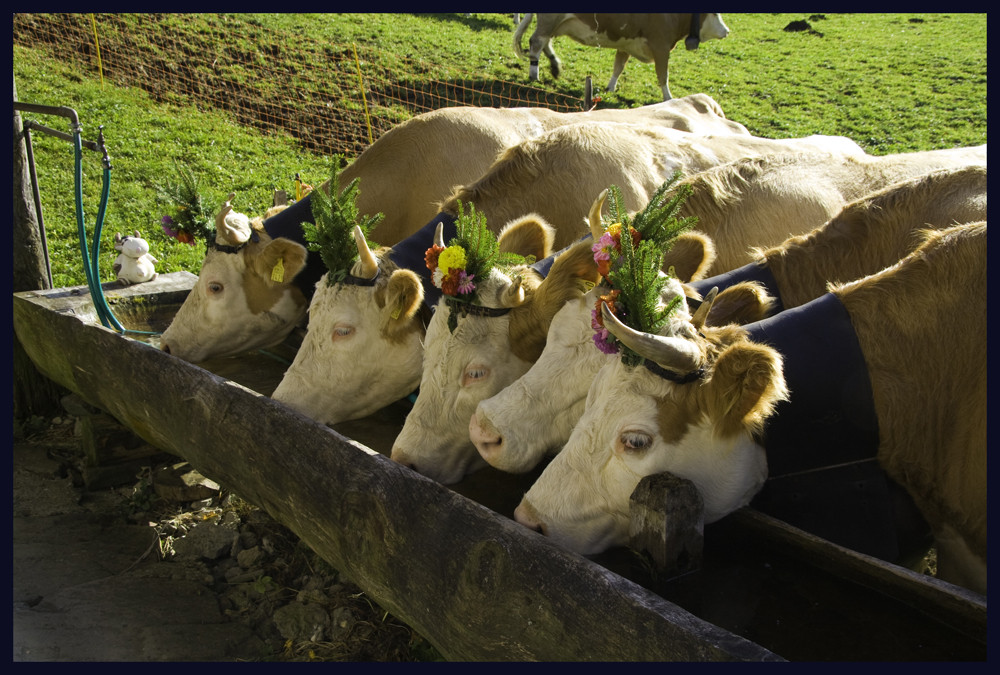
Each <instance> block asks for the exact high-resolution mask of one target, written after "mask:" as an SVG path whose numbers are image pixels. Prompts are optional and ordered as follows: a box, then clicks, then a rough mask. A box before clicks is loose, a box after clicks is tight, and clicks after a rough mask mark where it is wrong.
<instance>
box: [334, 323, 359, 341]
mask: <svg viewBox="0 0 1000 675" xmlns="http://www.w3.org/2000/svg"><path fill="white" fill-rule="evenodd" d="M351 335H354V326H334V327H333V339H334V340H342V339H344V338H346V337H350V336H351Z"/></svg>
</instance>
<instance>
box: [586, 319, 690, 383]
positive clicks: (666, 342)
mask: <svg viewBox="0 0 1000 675" xmlns="http://www.w3.org/2000/svg"><path fill="white" fill-rule="evenodd" d="M601 316H602V317H603V318H604V326H605V327H606V328H607V329H608V331H610V332H611V334H612V335H614V336H615V337H616V338H618V339H619V340H621V341H622V343H623V344H624V345H625V346H626V347H628V348H629V349H631V350H632V351H634V352H635V353H636V354H638V355H639V356H641V357H643V358H645V359H649V360H650V361H653V362H655V363H657V364H659V365H661V366H663V367H664V368H668V369H670V370H676V371H678V372H681V373H688V372H691V371H692V370H697V369H698V368H699V367H700V366H701V360H702V359H701V350H700V349H699V348H698V345H696V344H695V343H693V342H691V341H690V340H685V339H683V338H678V337H665V336H662V335H654V334H652V333H643V332H642V331H637V330H634V329H632V328H629V327H628V326H626V325H625V324H623V323H622V322H621V321H619V320H618V317H616V316H615V315H614V313H613V312H612V311H611V310H610V309H608V305H607V303H604V302H602V303H601Z"/></svg>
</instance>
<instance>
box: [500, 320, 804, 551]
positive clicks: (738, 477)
mask: <svg viewBox="0 0 1000 675" xmlns="http://www.w3.org/2000/svg"><path fill="white" fill-rule="evenodd" d="M704 307H705V305H702V308H699V310H698V311H697V312H696V313H695V315H694V317H692V319H691V321H690V322H687V323H686V324H677V323H671V324H670V325H669V328H668V329H666V330H662V331H660V333H659V334H647V333H640V332H637V331H634V330H632V329H630V328H628V327H626V326H624V325H622V324H621V323H620V322H618V321H617V319H616V318H615V317H614V315H613V314H611V313H610V312H608V311H607V310H606V308H605V310H604V320H605V325H606V326H607V327H608V329H609V330H610V331H611V332H612V333H613V334H614V335H615V336H616V337H617V338H618V339H619V340H621V341H622V342H623V343H625V344H627V345H629V347H630V348H631V349H632V350H633V351H635V352H636V353H638V354H640V355H642V356H643V357H644V358H645V360H646V361H645V363H643V364H641V365H638V366H634V367H633V366H627V365H625V364H624V363H623V362H622V360H621V358H620V357H619V358H615V359H614V360H613V361H612V362H610V363H608V364H606V365H605V366H604V367H603V368H601V370H600V372H599V373H598V374H597V377H596V378H595V379H594V381H593V384H592V385H591V387H590V391H589V393H588V395H587V401H586V406H585V411H584V413H583V416H582V417H581V418H580V421H579V422H578V424H577V425H576V427H575V428H574V429H573V432H572V434H571V435H570V438H569V441H568V442H567V444H566V447H565V448H564V449H563V450H562V451H561V452H560V453H559V454H558V455H556V457H555V459H553V460H552V462H551V463H550V464H549V465H548V466H547V467H546V468H545V470H544V471H543V472H542V474H541V476H539V478H538V480H537V481H536V482H535V484H534V485H533V486H532V487H531V489H530V490H529V491H528V492H527V493H526V494H525V496H524V499H523V500H522V501H521V503H520V505H519V506H518V507H517V509H516V510H515V512H514V516H515V519H516V520H517V521H518V522H520V523H521V524H523V525H526V526H528V527H530V528H533V529H535V530H538V531H540V532H542V533H543V534H546V535H548V536H550V537H551V538H552V539H553V540H555V541H557V542H559V543H560V544H561V545H564V546H566V547H567V548H570V549H572V550H574V551H576V552H579V553H582V554H593V553H598V552H601V551H604V550H606V549H607V548H609V547H612V546H618V545H624V544H626V543H627V541H628V525H629V498H630V496H631V494H632V492H633V490H634V489H635V488H636V486H637V485H638V483H639V481H640V480H641V479H642V478H643V477H644V476H648V475H652V474H655V473H661V472H664V471H669V472H671V473H673V474H675V475H677V476H680V477H682V478H686V479H688V480H690V481H692V482H693V483H694V484H695V485H696V486H697V488H698V490H699V492H700V493H701V496H702V498H703V500H704V505H705V522H706V523H709V522H713V521H715V520H718V519H719V518H721V517H723V516H724V515H726V514H728V513H730V512H732V511H734V510H735V509H738V508H740V507H742V506H744V505H746V504H747V503H749V501H750V499H751V498H752V497H753V495H754V494H756V493H757V491H759V490H760V488H761V487H762V486H763V484H764V481H765V479H766V477H767V462H766V457H765V454H764V449H763V447H762V446H761V445H760V444H759V443H758V441H757V440H756V439H755V437H756V435H757V434H758V433H759V432H760V430H761V428H762V426H763V422H764V420H765V419H766V418H767V417H768V416H769V415H770V414H771V413H772V412H773V409H774V405H775V404H776V403H777V402H778V401H780V400H783V399H785V398H787V391H786V388H785V381H784V378H783V375H782V360H781V356H780V354H779V353H778V352H776V351H775V350H773V349H771V348H770V347H766V346H762V345H756V344H753V343H751V342H749V341H748V340H747V339H746V333H745V332H744V331H743V330H742V329H741V328H739V327H738V326H732V325H731V326H725V327H718V328H712V327H708V326H705V325H704V323H703V322H704V320H705V317H706V316H707V314H706V312H707V310H703V308H704ZM647 364H653V367H652V368H649V367H647ZM654 371H656V372H654ZM699 373H700V376H695V375H692V374H699ZM668 377H669V378H671V379H668ZM692 378H695V379H692ZM674 380H682V381H683V380H691V381H687V382H683V383H680V382H677V381H674Z"/></svg>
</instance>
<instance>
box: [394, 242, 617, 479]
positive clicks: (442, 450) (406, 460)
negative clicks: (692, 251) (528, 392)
mask: <svg viewBox="0 0 1000 675" xmlns="http://www.w3.org/2000/svg"><path fill="white" fill-rule="evenodd" d="M591 246H592V242H591V241H590V239H589V237H587V238H583V239H581V240H580V241H578V242H576V243H575V244H573V245H571V246H570V247H568V248H567V249H566V250H564V251H563V252H561V253H560V254H559V255H558V256H556V257H555V260H554V261H553V263H552V267H551V269H550V270H549V272H548V274H547V275H546V276H545V277H544V279H539V278H538V277H537V276H535V275H532V274H530V273H525V274H522V278H521V279H517V278H512V277H511V276H510V275H505V274H504V273H502V272H501V271H500V270H497V269H494V270H493V272H492V275H491V277H490V278H489V279H488V281H486V282H484V284H483V285H482V286H480V294H481V295H482V296H484V297H483V302H482V305H483V309H482V310H479V311H462V310H463V309H466V308H465V307H463V306H461V305H460V304H458V303H455V302H453V301H451V300H450V299H449V298H442V299H441V300H439V301H438V305H437V308H436V310H435V312H434V314H433V316H432V317H431V320H430V322H429V323H428V324H427V334H426V337H425V340H424V361H423V370H422V373H421V376H420V382H419V384H420V390H419V394H418V395H417V399H416V401H415V402H414V404H413V409H412V410H411V411H410V413H409V414H408V415H407V416H406V421H405V422H404V423H403V429H402V430H401V431H400V433H399V435H398V436H397V438H396V440H395V442H394V443H393V446H392V451H391V455H390V456H391V458H392V459H393V460H394V461H396V462H399V463H400V464H403V465H406V466H408V467H410V468H411V469H413V470H414V471H418V472H419V473H422V474H424V475H426V476H428V477H430V478H432V479H434V480H437V481H438V482H441V483H445V484H448V483H455V482H457V481H459V480H461V479H462V478H463V477H464V476H465V475H466V474H467V473H469V472H470V471H472V470H474V469H476V468H480V466H479V465H480V464H482V460H481V459H480V458H479V457H478V455H476V454H475V451H474V449H473V452H471V453H469V452H465V453H459V452H455V450H454V448H455V446H458V447H462V446H467V445H468V444H469V439H468V434H467V433H466V432H465V428H466V422H465V421H466V420H468V418H469V415H470V414H472V411H473V410H475V406H476V404H477V403H478V402H479V401H480V400H482V399H483V398H488V397H489V396H492V395H493V394H495V393H496V392H498V391H500V389H502V388H503V387H505V386H507V385H508V384H509V383H511V382H513V381H514V380H515V379H517V378H518V377H520V376H521V375H522V374H523V373H524V372H525V371H526V370H527V369H528V367H529V366H530V365H531V363H532V362H533V361H534V360H535V359H537V358H538V355H539V354H540V353H541V351H542V348H543V346H544V342H545V331H544V330H542V331H539V330H538V329H537V326H538V325H540V324H545V323H547V321H548V319H550V318H551V316H552V315H553V314H554V313H555V312H556V311H557V310H558V309H559V308H560V307H561V306H562V305H563V304H565V303H566V301H567V300H570V299H572V298H574V297H578V296H580V295H582V294H583V293H584V292H585V291H586V290H587V287H588V286H589V285H593V284H594V283H595V282H596V280H597V276H598V275H597V266H596V264H595V263H594V260H593V253H592V252H591V250H590V249H591ZM449 324H453V325H454V329H452V327H451V326H449ZM473 463H475V464H476V465H475V466H470V465H471V464H473Z"/></svg>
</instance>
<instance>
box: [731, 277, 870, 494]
mask: <svg viewBox="0 0 1000 675" xmlns="http://www.w3.org/2000/svg"><path fill="white" fill-rule="evenodd" d="M744 328H746V330H747V333H748V334H749V339H750V340H751V341H753V342H755V343H758V344H766V345H770V346H771V347H773V348H774V349H776V350H777V351H778V352H779V353H781V356H782V360H783V370H784V377H785V382H786V384H787V386H788V389H789V391H790V395H789V400H788V401H783V402H781V403H779V404H778V405H777V407H776V408H775V414H774V415H772V416H771V417H770V418H769V420H768V422H767V424H766V428H765V430H764V434H763V437H762V439H761V440H762V444H763V445H764V446H765V447H766V448H767V452H768V467H769V473H770V475H771V476H772V477H780V476H783V475H786V474H792V473H798V472H802V471H807V470H811V469H816V468H819V467H824V466H829V465H838V464H844V463H848V462H856V461H863V460H868V459H872V458H873V457H874V456H875V453H876V451H877V450H878V418H877V417H876V415H875V404H874V399H873V396H872V389H871V383H870V381H869V377H868V367H867V365H866V364H865V358H864V354H863V353H862V352H861V346H860V344H858V338H857V335H856V334H855V332H854V326H853V325H852V324H851V319H850V316H849V315H848V313H847V310H846V309H844V306H843V304H841V302H840V300H839V299H838V298H837V297H836V296H835V295H833V294H832V293H827V294H825V295H823V296H821V297H819V298H817V299H816V300H813V301H812V302H809V303H807V304H805V305H801V306H799V307H794V308H792V309H787V310H785V311H783V312H781V313H779V314H776V315H775V316H772V317H769V318H767V319H764V320H762V321H758V322H756V323H752V324H749V325H747V326H745V327H744ZM806 447H808V448H811V451H810V452H803V448H806Z"/></svg>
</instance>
